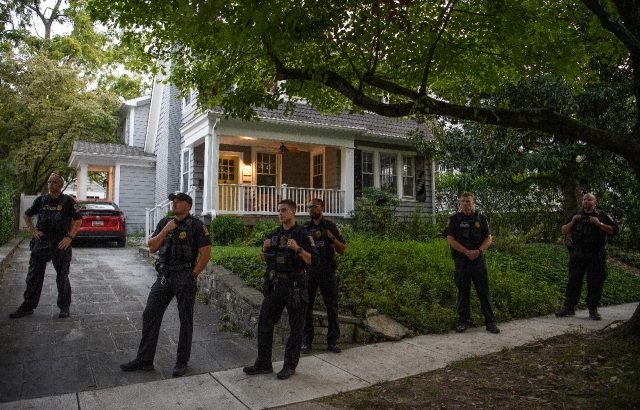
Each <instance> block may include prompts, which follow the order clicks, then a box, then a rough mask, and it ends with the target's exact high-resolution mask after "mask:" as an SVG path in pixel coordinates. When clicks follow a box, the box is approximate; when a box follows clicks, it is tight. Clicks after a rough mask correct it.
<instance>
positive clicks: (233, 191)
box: [218, 155, 240, 211]
mask: <svg viewBox="0 0 640 410" xmlns="http://www.w3.org/2000/svg"><path fill="white" fill-rule="evenodd" d="M239 162H240V158H239V157H237V156H233V155H221V156H220V158H219V159H218V187H219V189H218V193H219V196H218V209H219V210H221V211H235V210H237V209H238V170H239Z"/></svg>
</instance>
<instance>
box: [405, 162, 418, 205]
mask: <svg viewBox="0 0 640 410" xmlns="http://www.w3.org/2000/svg"><path fill="white" fill-rule="evenodd" d="M414 165H415V164H414V158H413V157H408V156H404V155H403V156H402V196H405V197H407V196H410V197H413V196H415V186H416V184H415V180H416V178H415V166H414Z"/></svg>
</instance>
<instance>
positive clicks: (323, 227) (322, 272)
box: [302, 198, 346, 354]
mask: <svg viewBox="0 0 640 410" xmlns="http://www.w3.org/2000/svg"><path fill="white" fill-rule="evenodd" d="M307 210H308V211H309V216H310V217H311V220H310V221H307V222H305V224H304V228H305V229H306V231H307V233H308V234H309V236H311V238H312V239H313V241H314V243H315V247H316V251H317V252H318V258H317V263H314V264H313V265H312V267H311V274H310V275H309V304H308V306H307V313H306V315H305V316H306V317H305V325H304V340H303V343H302V353H305V354H306V353H309V352H311V346H312V343H313V336H314V334H313V304H314V302H315V300H316V293H317V291H318V288H320V293H321V294H322V299H323V300H324V305H325V306H326V308H327V319H328V322H329V329H328V331H327V350H329V351H330V352H333V353H340V351H341V349H340V348H339V347H338V345H337V341H338V339H339V338H340V326H339V324H338V277H337V276H336V267H337V266H336V258H335V253H336V252H338V253H339V254H341V255H342V254H343V253H344V251H345V249H346V246H345V240H344V239H343V238H342V235H341V234H340V231H339V230H338V228H337V227H336V225H335V224H334V223H333V222H331V221H329V220H328V219H325V218H324V215H323V212H324V201H323V200H322V199H319V198H314V199H312V200H311V201H310V202H309V204H307Z"/></svg>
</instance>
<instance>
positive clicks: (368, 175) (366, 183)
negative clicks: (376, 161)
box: [362, 151, 374, 188]
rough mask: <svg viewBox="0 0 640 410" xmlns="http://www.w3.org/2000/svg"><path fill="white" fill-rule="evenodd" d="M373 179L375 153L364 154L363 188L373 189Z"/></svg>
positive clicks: (364, 152)
mask: <svg viewBox="0 0 640 410" xmlns="http://www.w3.org/2000/svg"><path fill="white" fill-rule="evenodd" d="M373 186H374V178H373V152H366V151H363V152H362V187H363V188H372V187H373Z"/></svg>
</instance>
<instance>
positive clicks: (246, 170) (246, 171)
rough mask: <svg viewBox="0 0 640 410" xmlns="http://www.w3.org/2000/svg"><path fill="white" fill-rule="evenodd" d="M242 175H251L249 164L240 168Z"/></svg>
mask: <svg viewBox="0 0 640 410" xmlns="http://www.w3.org/2000/svg"><path fill="white" fill-rule="evenodd" d="M242 175H251V165H245V166H244V167H243V168H242Z"/></svg>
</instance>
